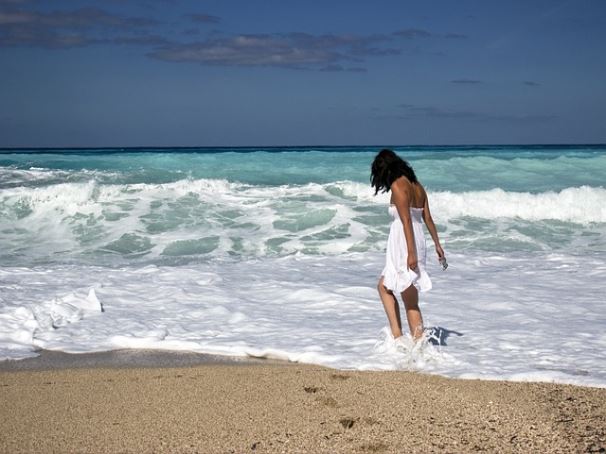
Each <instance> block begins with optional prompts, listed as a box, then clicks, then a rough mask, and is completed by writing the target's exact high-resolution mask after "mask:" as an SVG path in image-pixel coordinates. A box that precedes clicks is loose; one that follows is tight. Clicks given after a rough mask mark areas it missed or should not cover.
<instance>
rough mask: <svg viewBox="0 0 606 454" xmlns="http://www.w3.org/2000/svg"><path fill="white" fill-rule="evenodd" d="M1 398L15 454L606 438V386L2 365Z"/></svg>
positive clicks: (530, 443) (579, 442) (290, 367)
mask: <svg viewBox="0 0 606 454" xmlns="http://www.w3.org/2000/svg"><path fill="white" fill-rule="evenodd" d="M135 364H136V363H135ZM0 401H1V402H2V405H1V407H2V410H1V411H0V427H2V430H1V431H0V451H1V452H6V453H8V452H11V453H16V452H95V453H98V452H203V453H215V452H216V453H241V452H280V453H281V452H475V451H487V452H497V451H498V452H604V451H605V449H606V389H600V388H586V387H576V386H570V385H555V384H546V383H512V382H496V381H478V380H454V379H448V378H443V377H438V376H429V375H424V374H417V373H410V372H393V371H392V372H350V371H337V370H332V369H326V368H322V367H315V366H304V365H298V364H289V363H276V362H260V363H240V364H233V363H223V364H222V363H217V362H214V363H208V364H201V365H192V366H187V367H141V366H140V365H137V366H136V367H103V368H99V367H89V366H86V367H79V368H70V369H50V370H17V371H15V370H13V371H9V370H6V369H5V370H3V371H1V372H0Z"/></svg>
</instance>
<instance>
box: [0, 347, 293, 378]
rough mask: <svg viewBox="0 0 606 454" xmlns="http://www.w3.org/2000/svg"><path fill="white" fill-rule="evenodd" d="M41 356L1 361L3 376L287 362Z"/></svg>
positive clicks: (147, 355) (124, 354)
mask: <svg viewBox="0 0 606 454" xmlns="http://www.w3.org/2000/svg"><path fill="white" fill-rule="evenodd" d="M37 353H39V355H38V356H34V357H31V358H24V359H8V360H4V361H0V373H3V372H20V371H32V372H36V371H51V370H68V369H69V370H72V369H106V368H109V369H129V368H156V369H162V368H178V367H194V366H202V365H218V364H230V365H241V366H245V365H253V364H273V363H281V362H284V363H286V361H279V360H274V359H265V358H254V357H250V356H246V357H245V356H242V357H240V356H225V355H212V354H209V353H195V352H188V351H183V350H153V349H119V350H108V351H105V352H90V353H65V352H61V351H53V350H40V351H39V352H37Z"/></svg>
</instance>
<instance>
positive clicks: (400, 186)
mask: <svg viewBox="0 0 606 454" xmlns="http://www.w3.org/2000/svg"><path fill="white" fill-rule="evenodd" d="M410 189H411V184H410V181H408V178H406V177H405V176H401V177H399V178H396V180H395V181H394V182H393V183H392V184H391V191H392V192H393V193H394V194H396V195H407V194H408V193H409V192H410Z"/></svg>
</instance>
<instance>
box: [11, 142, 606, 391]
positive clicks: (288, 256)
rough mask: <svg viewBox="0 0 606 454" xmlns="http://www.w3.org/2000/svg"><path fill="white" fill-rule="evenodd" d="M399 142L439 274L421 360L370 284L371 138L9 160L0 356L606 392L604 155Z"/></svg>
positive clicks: (18, 154) (380, 231)
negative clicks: (410, 374)
mask: <svg viewBox="0 0 606 454" xmlns="http://www.w3.org/2000/svg"><path fill="white" fill-rule="evenodd" d="M394 149H395V150H396V152H398V153H399V154H400V155H401V156H403V157H405V158H406V159H407V160H409V161H410V163H411V164H412V165H413V167H414V168H415V170H416V172H417V175H418V177H419V179H420V180H421V181H422V183H423V184H424V185H425V187H426V189H427V190H428V193H429V201H430V207H431V210H432V214H433V216H434V219H435V221H436V223H437V225H438V230H439V232H440V235H441V238H442V243H443V246H444V249H445V250H446V254H447V257H448V259H449V263H450V267H449V268H448V270H446V271H442V270H441V269H440V267H439V264H438V263H437V259H436V258H435V256H430V257H429V260H428V262H429V264H428V269H429V272H430V274H431V277H432V280H433V284H434V289H433V290H432V291H431V292H428V293H425V294H422V295H421V308H422V310H423V314H424V317H425V322H426V326H427V327H428V341H427V342H426V343H425V344H424V345H422V346H421V347H420V348H419V349H418V350H417V349H415V350H414V351H405V352H402V351H399V350H396V349H395V348H394V346H393V342H392V340H391V339H390V337H389V335H387V334H386V332H385V326H386V318H385V315H384V313H383V309H382V306H381V303H380V301H379V299H378V295H377V292H376V283H377V279H378V275H379V273H380V271H381V269H382V268H383V262H384V249H385V244H386V240H387V233H388V230H389V222H390V217H389V215H388V214H387V205H388V195H387V194H379V195H377V196H374V195H373V192H372V190H371V188H370V186H369V168H370V163H371V162H372V159H373V157H374V155H375V154H376V152H377V151H378V148H377V147H330V148H320V147H316V148H268V149H259V148H236V149H228V148H220V149H207V148H202V149H93V150H88V149H80V150H73V149H70V150H19V151H15V150H2V151H0V360H15V359H20V358H25V357H30V356H35V355H36V354H37V353H36V352H37V351H39V350H40V349H49V350H60V351H65V352H73V353H77V352H94V351H105V350H112V349H120V348H153V349H165V350H189V351H196V352H206V353H215V354H225V355H234V356H255V357H271V358H282V359H288V360H291V361H300V362H305V363H313V364H320V365H326V366H330V367H335V368H339V369H369V370H383V369H413V370H420V371H423V372H427V373H435V374H440V375H445V376H449V377H461V378H485V379H505V380H531V381H555V382H561V383H573V384H579V385H586V386H606V359H605V357H604V354H603V352H604V351H605V349H606V331H605V330H604V327H605V326H606V310H605V309H604V303H605V302H606V301H605V300H606V291H605V289H606V187H605V183H606V177H605V175H606V146H595V145H594V146H574V147H573V146H485V147H447V146H444V147H428V146H427V147H394ZM428 245H429V248H428V249H429V250H430V251H433V248H432V246H431V239H430V238H429V236H428Z"/></svg>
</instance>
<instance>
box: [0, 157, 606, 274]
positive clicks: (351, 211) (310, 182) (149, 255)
mask: <svg viewBox="0 0 606 454" xmlns="http://www.w3.org/2000/svg"><path fill="white" fill-rule="evenodd" d="M394 149H395V150H396V152H398V153H399V154H400V155H401V156H402V157H404V158H405V159H407V160H409V161H410V163H411V164H412V165H413V167H414V168H415V170H416V172H417V174H418V176H419V179H420V180H421V181H422V182H423V184H424V185H425V186H426V188H427V189H428V191H429V193H430V203H431V207H432V210H433V213H434V217H435V219H436V221H437V223H438V225H439V228H440V231H441V232H442V235H443V236H444V238H445V245H446V247H447V248H450V249H451V250H456V251H468V250H471V251H473V250H480V251H492V252H495V253H508V254H516V253H532V252H533V251H567V252H570V253H585V252H590V253H593V252H594V251H604V250H606V247H605V244H606V240H605V225H606V212H605V208H604V207H605V206H606V191H605V190H604V182H605V177H604V175H606V146H603V145H599V146H598V145H593V146H590V145H588V146H498V147H497V146H495V147H490V146H484V147H447V146H443V147H394ZM378 150H379V147H332V148H321V147H311V148H268V149H261V148H260V149H256V148H238V149H229V148H200V149H78V150H76V149H70V150H19V151H14V150H4V151H2V152H1V153H0V235H1V236H0V251H1V252H0V264H23V265H31V264H39V263H63V262H69V263H73V262H76V263H80V262H84V263H91V262H94V263H102V264H103V263H104V264H124V263H133V262H136V263H140V262H144V263H147V262H151V263H162V264H182V263H189V262H192V261H193V262H195V261H200V260H201V261H207V260H209V259H213V258H231V259H236V260H237V259H238V258H241V257H263V256H275V255H277V256H281V255H290V254H306V255H317V254H320V255H322V254H328V255H331V254H332V255H340V254H346V253H351V252H364V251H380V250H382V248H383V247H384V241H385V238H386V232H387V228H388V223H389V218H388V216H387V214H386V213H385V204H386V203H387V199H386V196H385V195H379V196H377V197H374V196H373V195H372V192H371V190H370V187H369V184H368V181H369V168H370V163H371V162H372V159H373V158H374V156H375V154H376V152H377V151H378Z"/></svg>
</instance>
